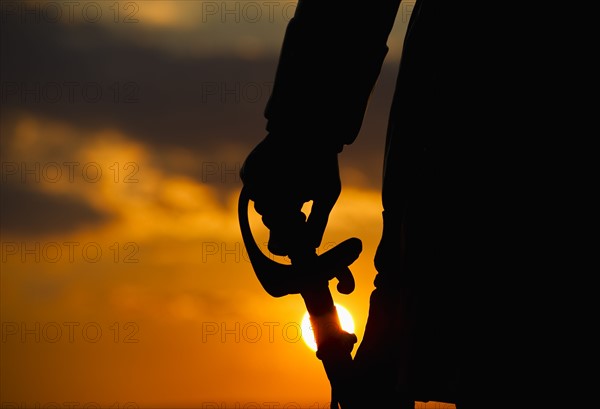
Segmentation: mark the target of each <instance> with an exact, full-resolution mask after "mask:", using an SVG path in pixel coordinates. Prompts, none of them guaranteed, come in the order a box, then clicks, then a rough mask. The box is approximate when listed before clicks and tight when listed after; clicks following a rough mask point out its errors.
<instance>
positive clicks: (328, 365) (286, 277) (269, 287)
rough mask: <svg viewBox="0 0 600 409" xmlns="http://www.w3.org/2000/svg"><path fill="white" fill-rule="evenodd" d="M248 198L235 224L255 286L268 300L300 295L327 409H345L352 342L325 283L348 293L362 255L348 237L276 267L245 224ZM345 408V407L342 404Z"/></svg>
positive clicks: (296, 252) (296, 253)
mask: <svg viewBox="0 0 600 409" xmlns="http://www.w3.org/2000/svg"><path fill="white" fill-rule="evenodd" d="M250 200H251V198H250V195H249V193H248V191H247V189H246V188H245V187H243V188H242V190H241V192H240V196H239V200H238V219H239V224H240V230H241V234H242V239H243V241H244V246H245V247H246V251H247V253H248V257H249V259H250V263H251V264H252V268H253V270H254V273H255V274H256V277H257V278H258V281H259V282H260V284H261V285H262V287H263V288H264V289H265V291H266V292H267V293H268V294H269V295H271V296H272V297H276V298H277V297H282V296H285V295H289V294H300V295H301V296H302V298H303V300H304V304H305V306H306V310H307V311H308V314H309V317H310V321H311V325H312V329H313V333H314V335H315V341H316V344H317V354H316V355H317V358H319V359H320V360H321V361H322V362H323V367H324V369H325V373H326V374H327V378H328V379H329V382H330V384H331V391H332V395H331V408H332V409H333V408H335V409H338V404H341V405H343V406H342V407H343V408H344V409H345V408H347V407H349V406H348V405H351V402H350V401H348V399H349V396H350V394H351V392H352V386H351V382H350V381H351V376H352V355H351V352H352V349H353V348H354V344H355V343H356V342H357V338H356V335H355V334H349V333H347V332H345V331H343V330H342V327H341V324H340V321H339V317H338V315H337V311H336V308H335V304H334V302H333V297H332V295H331V292H330V291H329V280H331V279H333V278H336V279H337V280H338V284H337V290H338V291H339V292H340V293H342V294H350V293H352V291H354V288H355V282H354V277H353V276H352V272H351V271H350V269H349V267H348V266H349V265H350V264H352V263H353V262H354V261H355V260H356V259H357V258H358V256H359V255H360V253H361V251H362V242H361V241H360V239H358V238H355V237H353V238H350V239H347V240H345V241H343V242H342V243H340V244H338V245H337V246H335V247H333V248H331V249H329V250H328V251H326V252H324V253H323V254H321V255H317V253H316V249H314V248H309V247H308V246H307V247H305V248H297V249H293V251H292V252H291V254H289V256H290V259H291V261H292V263H291V264H290V265H286V264H281V263H277V262H275V261H274V260H272V259H271V258H269V257H267V256H266V255H265V254H263V252H262V251H261V250H260V248H259V247H258V245H257V244H256V241H255V240H254V236H253V235H252V230H251V228H250V222H249V220H248V207H249V204H250ZM345 403H347V404H348V405H346V404H345Z"/></svg>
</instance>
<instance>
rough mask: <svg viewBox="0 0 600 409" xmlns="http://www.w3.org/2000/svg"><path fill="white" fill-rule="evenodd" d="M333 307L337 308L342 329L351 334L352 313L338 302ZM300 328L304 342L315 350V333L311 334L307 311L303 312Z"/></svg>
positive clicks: (352, 327) (352, 328)
mask: <svg viewBox="0 0 600 409" xmlns="http://www.w3.org/2000/svg"><path fill="white" fill-rule="evenodd" d="M335 308H336V309H337V312H338V317H340V324H341V325H342V329H343V330H344V331H346V332H349V333H351V334H353V333H354V320H353V319H352V315H351V314H350V312H349V311H348V310H347V309H346V308H344V307H342V306H341V305H339V304H335ZM301 328H302V339H304V342H305V343H306V345H307V346H308V347H309V348H310V349H312V350H313V351H316V350H317V343H316V342H315V335H314V334H313V330H312V326H311V325H310V318H309V316H308V312H306V313H304V317H303V318H302V324H301Z"/></svg>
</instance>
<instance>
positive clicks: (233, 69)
mask: <svg viewBox="0 0 600 409" xmlns="http://www.w3.org/2000/svg"><path fill="white" fill-rule="evenodd" d="M67 3H68V2H44V1H33V2H28V3H27V4H26V5H24V2H19V1H16V2H6V3H4V2H3V3H2V7H3V8H2V13H3V14H2V16H3V18H4V19H5V20H3V25H2V54H3V55H2V56H1V57H2V58H0V59H1V60H2V61H3V62H2V118H1V119H2V120H1V125H0V130H1V132H2V138H1V144H0V147H1V149H2V150H1V159H2V180H1V185H0V186H1V189H2V192H1V193H2V207H1V223H2V230H1V242H2V253H1V257H2V260H1V264H0V267H1V275H0V284H1V293H0V295H1V300H0V307H1V310H0V316H1V321H2V341H1V343H0V347H1V353H0V359H1V370H0V371H1V372H0V375H1V379H0V392H1V393H0V400H1V402H2V405H4V406H6V407H15V406H10V405H16V404H19V405H22V406H18V407H35V405H36V404H37V405H38V406H40V407H45V406H44V405H50V406H46V407H69V406H68V405H71V406H73V407H76V406H74V405H75V403H77V404H79V405H80V406H81V407H84V405H85V404H87V405H88V406H87V407H119V408H134V407H139V408H158V407H165V408H167V407H169V408H184V407H196V408H197V407H207V408H209V407H210V408H212V407H215V408H216V407H218V408H222V407H236V406H235V405H238V406H237V407H261V408H262V407H315V408H317V407H318V408H321V407H327V402H328V400H329V393H330V390H329V385H328V382H327V378H326V376H325V373H324V371H323V368H322V366H321V362H320V361H319V360H318V359H317V358H316V357H315V355H314V352H313V351H312V350H310V349H309V348H307V346H306V345H305V344H304V342H303V341H302V339H301V334H299V333H298V330H299V328H300V322H301V319H302V316H303V314H304V312H305V310H304V305H303V302H302V300H301V298H300V297H299V296H288V297H284V298H279V299H274V298H271V297H270V296H268V295H267V294H266V293H265V292H264V290H263V289H262V288H261V287H260V285H259V283H258V281H257V280H256V277H255V276H254V273H253V271H252V268H251V265H250V263H249V262H248V260H247V256H246V254H245V252H244V248H243V244H242V242H241V237H240V234H239V228H238V224H237V216H236V212H237V209H236V206H237V197H238V194H239V189H240V188H241V183H240V181H239V177H238V176H237V171H239V166H240V165H241V163H242V161H243V159H244V158H245V155H246V154H247V153H248V152H249V149H251V147H252V146H253V145H254V144H255V143H257V142H258V141H259V140H260V139H261V138H262V137H263V133H264V131H263V127H264V120H263V118H262V110H263V109H264V104H265V103H266V98H267V97H268V91H269V89H270V88H269V86H270V85H271V82H272V79H273V78H272V75H273V72H274V68H275V65H276V57H277V53H278V50H279V47H280V42H281V40H282V35H283V30H284V29H285V23H286V22H287V21H288V20H289V16H291V14H286V13H293V7H294V6H295V2H292V1H283V2H233V1H231V2H209V1H195V0H190V1H131V2H128V1H121V2H118V3H115V2H112V1H111V2H105V1H97V2H79V3H78V4H79V6H78V7H80V9H73V10H71V9H69V8H68V7H71V6H69V5H67ZM225 3H227V4H228V6H227V7H230V8H226V9H223V4H225ZM250 3H252V4H250ZM23 7H29V8H28V9H27V10H30V11H29V12H28V13H25V12H24V11H23V10H24V9H23ZM31 10H33V11H31ZM257 10H258V14H257ZM408 12H409V9H408V8H407V9H404V11H403V12H401V13H400V15H399V20H398V24H397V29H395V33H396V31H397V33H396V34H394V36H393V38H392V39H391V40H390V47H391V52H390V55H389V58H388V65H389V66H390V68H389V69H386V71H384V73H383V74H382V79H381V81H380V84H379V85H378V86H379V88H378V91H377V92H376V93H375V94H374V97H373V98H374V101H373V102H372V103H371V105H370V111H369V112H368V114H367V117H366V118H365V126H364V129H363V131H362V135H361V136H359V139H358V140H357V142H356V143H355V146H351V147H348V149H347V151H346V152H344V154H343V155H342V157H341V158H340V160H341V172H342V181H343V183H344V188H343V191H342V194H341V197H340V199H339V201H338V204H337V206H336V208H335V209H334V211H333V212H332V215H331V221H330V225H329V227H328V230H327V232H326V234H325V237H324V240H323V248H327V247H331V246H332V245H334V244H336V243H339V242H341V241H342V240H345V239H347V238H349V237H359V238H360V239H362V241H363V246H364V249H363V253H362V254H361V257H360V258H359V260H357V261H356V262H355V263H354V264H353V265H352V266H351V269H352V271H353V272H354V274H355V277H356V280H357V289H356V291H355V292H354V293H353V294H351V295H341V294H338V293H337V291H336V290H335V281H334V282H332V283H331V288H332V292H333V293H334V298H335V301H336V302H338V303H340V304H341V305H343V306H344V307H346V308H347V309H348V310H349V311H350V312H351V313H352V315H353V317H354V320H355V325H356V334H357V336H358V338H359V342H360V339H361V337H362V331H363V327H364V324H365V320H366V313H367V308H368V297H369V294H370V291H371V290H372V289H373V285H372V281H373V278H374V276H375V270H374V268H373V263H372V260H373V256H374V252H375V247H376V245H377V240H378V238H379V235H380V231H381V220H380V212H381V204H380V196H379V184H380V170H381V167H382V162H381V160H382V154H383V152H382V149H383V141H384V137H385V135H384V130H385V118H386V115H387V109H388V105H387V102H389V98H390V95H391V86H390V84H393V82H391V81H390V79H391V78H393V72H394V69H395V68H394V67H395V65H394V64H395V62H397V57H398V55H399V53H398V46H399V45H400V44H401V39H402V36H401V33H402V28H404V27H405V26H404V24H403V23H405V20H406V13H408ZM382 87H384V88H382ZM231 90H233V91H231ZM365 158H366V159H365ZM251 221H252V224H253V226H254V228H255V234H256V236H257V241H258V242H259V243H263V247H265V246H264V243H266V240H267V231H266V230H265V229H264V227H262V226H261V225H260V220H259V218H258V216H257V215H256V214H254V213H251ZM280 261H285V260H280ZM52 404H56V405H62V406H52ZM111 405H112V406H111ZM277 405H279V406H277ZM431 405H432V404H429V405H428V406H425V405H423V407H434V406H431ZM438 407H450V405H447V406H439V405H438Z"/></svg>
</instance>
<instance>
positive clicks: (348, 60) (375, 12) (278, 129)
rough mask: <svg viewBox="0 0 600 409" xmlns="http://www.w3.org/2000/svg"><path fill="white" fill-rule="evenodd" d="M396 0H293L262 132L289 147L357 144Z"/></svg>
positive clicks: (328, 147)
mask: <svg viewBox="0 0 600 409" xmlns="http://www.w3.org/2000/svg"><path fill="white" fill-rule="evenodd" d="M399 5H400V0H374V1H364V0H363V1H360V2H353V1H343V2H342V1H331V0H299V1H298V3H297V8H296V11H295V13H294V16H293V17H292V19H290V21H289V22H288V24H287V27H286V31H285V36H284V39H283V44H282V47H281V51H280V55H279V61H278V65H277V71H276V74H275V79H274V84H273V90H272V93H271V95H270V98H269V101H268V102H267V106H266V109H265V118H266V119H267V125H266V129H267V131H268V132H269V134H270V136H271V137H275V138H278V139H281V142H284V144H285V145H286V146H289V147H290V148H292V149H293V148H302V147H307V148H308V149H310V150H313V151H314V150H335V151H337V152H341V151H342V149H343V147H344V145H349V144H351V143H353V142H354V140H355V139H356V137H357V135H358V133H359V131H360V128H361V125H362V121H363V117H364V114H365V111H366V108H367V104H368V100H369V97H370V95H371V92H372V90H373V88H374V86H375V83H376V81H377V78H378V76H379V73H380V71H381V67H382V65H383V62H384V59H385V56H386V54H387V52H388V46H387V39H388V36H389V34H390V32H391V30H392V28H393V25H394V20H395V18H396V14H397V11H398V8H399Z"/></svg>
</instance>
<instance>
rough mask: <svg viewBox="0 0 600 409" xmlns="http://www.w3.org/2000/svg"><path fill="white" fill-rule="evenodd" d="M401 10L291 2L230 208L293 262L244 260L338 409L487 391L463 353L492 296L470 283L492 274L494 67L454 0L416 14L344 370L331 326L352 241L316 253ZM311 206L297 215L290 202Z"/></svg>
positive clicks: (464, 399)
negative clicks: (362, 311)
mask: <svg viewBox="0 0 600 409" xmlns="http://www.w3.org/2000/svg"><path fill="white" fill-rule="evenodd" d="M399 5H400V1H399V0H387V1H375V2H371V3H368V2H361V3H360V5H359V3H356V4H355V3H352V2H332V1H324V0H323V1H315V0H300V1H299V2H298V6H297V10H296V13H295V15H294V18H293V19H292V20H291V21H290V22H289V24H288V27H287V30H286V33H285V38H284V41H283V46H282V49H281V54H280V60H279V65H278V69H277V73H276V77H275V83H274V87H273V92H272V95H271V98H270V100H269V102H268V105H267V107H266V110H265V117H266V118H267V136H266V137H265V138H264V139H263V140H262V141H261V142H260V143H259V144H258V145H257V146H256V147H255V148H254V149H253V150H252V152H251V153H250V154H249V156H248V157H247V158H246V161H245V163H244V166H243V168H242V171H241V177H242V180H243V184H244V188H243V192H244V193H243V195H242V196H244V200H242V201H241V202H240V206H241V207H244V206H245V205H247V200H252V201H253V202H254V206H255V209H256V211H257V212H258V213H259V214H260V215H262V220H263V222H264V225H265V226H266V227H267V228H268V229H269V231H270V237H269V244H268V248H269V250H270V251H271V252H272V253H274V254H276V255H289V256H290V258H291V260H292V265H293V266H295V267H294V268H295V270H294V268H287V269H286V268H283V267H281V266H280V267H281V269H280V270H281V271H279V270H278V268H279V267H274V266H273V265H272V264H270V263H269V261H264V260H263V261H264V263H263V261H260V260H259V258H260V256H257V255H256V254H255V255H254V257H255V258H254V261H255V271H256V273H257V275H258V277H259V279H260V280H261V283H263V286H265V289H267V291H269V293H270V294H271V295H274V296H282V295H286V294H290V293H299V294H301V295H302V296H303V297H304V300H305V302H306V305H307V308H308V310H309V313H310V315H311V320H312V322H313V327H314V328H315V332H316V335H317V344H318V347H319V352H318V356H319V358H320V359H323V360H324V364H325V369H326V370H327V373H328V376H329V379H330V380H331V381H332V397H333V399H332V400H333V401H334V404H335V405H336V407H337V403H339V404H340V405H341V407H342V408H343V409H347V408H361V409H363V408H368V407H386V408H392V407H394V408H402V409H404V408H412V407H413V406H414V402H415V401H430V400H431V401H441V402H449V403H455V404H456V405H457V408H458V409H466V408H471V407H473V405H472V402H471V400H473V399H474V389H475V388H476V387H477V385H478V382H485V381H482V380H481V379H479V378H480V377H481V376H483V374H482V373H481V372H478V370H479V368H478V367H476V366H475V364H476V363H478V361H479V360H486V359H487V358H485V357H477V358H475V357H474V355H475V354H474V352H473V351H474V349H473V346H474V345H475V344H477V343H478V339H480V338H483V337H484V336H483V335H482V334H480V333H479V332H478V331H479V328H478V327H477V325H474V323H476V322H479V320H480V318H476V317H475V316H474V314H484V315H485V314H486V313H487V312H486V311H487V310H486V309H485V308H486V307H485V303H482V300H485V298H486V296H488V295H489V294H491V293H490V292H489V291H488V288H486V287H478V283H480V282H481V280H480V279H479V278H480V277H481V275H482V274H488V273H490V271H491V270H488V269H487V267H486V269H484V265H483V264H481V262H482V260H484V259H485V258H486V257H487V256H488V255H490V252H489V251H488V248H487V247H486V246H487V245H488V244H490V245H492V243H494V237H493V236H494V234H495V233H494V228H493V226H494V224H495V223H496V220H495V219H493V217H491V216H493V215H492V214H490V212H494V211H496V210H498V208H499V207H500V206H501V205H500V204H499V203H498V202H497V201H496V199H495V198H491V196H489V193H490V191H489V190H488V188H489V186H490V185H492V184H493V183H494V180H493V175H494V174H495V173H494V172H492V171H490V170H491V169H495V165H496V163H495V162H494V161H493V160H492V155H487V154H486V153H487V152H488V148H489V147H490V146H493V143H494V142H493V141H494V137H495V136H496V135H498V133H499V132H501V131H500V130H501V129H503V125H502V123H501V122H500V121H498V118H501V117H502V113H500V112H497V111H496V108H497V107H498V106H499V105H500V103H497V102H494V98H495V96H494V95H495V94H494V92H493V91H494V89H495V86H494V85H491V84H490V82H493V81H489V80H490V78H488V75H490V74H491V73H492V72H496V71H495V70H496V69H497V68H495V67H493V61H490V59H489V55H490V54H489V53H487V52H486V48H485V47H480V46H479V41H481V42H482V43H483V44H486V46H488V47H491V44H490V43H489V42H486V40H487V37H486V34H485V31H474V29H475V27H476V24H479V25H480V26H485V24H486V22H485V16H482V15H479V16H477V17H476V18H474V19H471V17H470V16H472V10H471V12H467V11H465V10H464V8H465V6H462V5H461V4H460V3H457V2H449V1H436V0H417V1H416V3H415V5H414V9H413V11H412V14H411V18H410V21H409V24H408V29H407V32H406V37H405V42H404V47H403V53H402V58H401V63H400V68H399V74H398V77H397V83H396V90H395V94H394V100H393V104H392V106H391V110H390V116H389V124H388V133H387V139H386V146H385V160H384V164H383V166H384V169H383V170H384V174H383V186H382V202H383V209H384V211H383V233H382V237H381V240H380V243H379V246H378V249H377V253H376V256H375V260H374V262H375V267H376V270H377V275H376V278H375V282H374V284H375V287H376V288H375V290H374V291H373V292H372V295H371V298H370V309H369V316H368V321H367V325H366V328H365V334H364V339H363V340H362V342H361V343H360V345H359V347H358V349H357V351H356V355H355V358H354V360H352V359H351V358H350V359H349V356H350V352H351V351H352V349H353V345H354V343H355V342H356V338H355V337H353V335H352V334H347V333H345V332H343V331H341V330H340V329H339V325H338V324H337V322H336V318H335V308H334V307H333V300H332V297H331V294H330V293H329V289H328V280H329V279H331V278H333V277H338V279H340V287H341V288H340V290H341V291H342V292H350V291H352V290H353V286H354V282H353V280H352V276H351V273H350V271H349V270H348V269H347V266H348V265H350V264H351V263H352V262H353V261H354V260H355V259H356V258H357V257H358V254H359V253H360V241H357V239H350V240H349V241H348V242H346V243H344V244H343V245H340V246H339V248H338V249H334V250H331V252H330V254H329V255H325V254H324V255H321V256H319V257H317V256H316V254H315V249H316V248H317V247H318V246H319V244H320V242H321V238H322V236H323V233H324V231H325V228H326V225H327V221H328V217H329V213H330V211H331V209H332V208H333V206H334V205H335V203H336V201H337V199H338V197H339V195H340V192H341V186H342V184H341V180H340V174H339V168H338V156H339V155H340V154H342V152H343V148H344V146H345V145H349V144H352V143H353V141H354V140H355V138H356V137H357V135H358V133H359V130H360V128H361V125H362V120H363V116H364V113H365V111H366V108H367V104H368V101H369V97H370V94H371V92H372V90H373V88H374V86H375V83H376V81H377V78H378V76H379V74H380V69H381V67H382V64H383V62H384V59H385V57H386V54H387V52H388V47H387V45H386V44H387V40H388V36H389V34H390V32H391V30H392V27H393V24H394V20H395V18H396V15H397V12H398V9H399ZM475 20H477V23H475ZM497 86H498V87H500V85H497ZM310 200H312V201H313V206H312V211H311V214H310V215H309V217H308V219H306V218H305V216H304V214H303V213H302V212H301V208H302V205H303V204H304V203H305V202H308V201H310ZM243 210H244V211H245V209H243ZM244 211H241V213H240V214H241V216H240V217H241V219H243V218H244V217H247V215H246V216H244V215H243V214H242V213H243V212H244ZM498 220H500V219H498ZM246 222H247V220H246ZM243 224H245V225H246V227H247V223H245V222H244V223H243ZM245 238H246V239H247V238H248V231H247V230H246V231H245ZM246 244H247V246H248V245H250V246H251V245H252V243H251V242H250V241H248V240H246ZM254 250H256V249H254ZM254 253H256V251H254ZM319 259H321V260H320V261H319ZM261 263H263V264H261ZM324 266H325V267H324ZM267 270H269V272H267ZM276 270H277V271H276ZM486 292H487V294H486ZM477 317H479V315H477ZM481 365H483V364H481ZM486 365H487V363H486ZM340 368H341V369H340Z"/></svg>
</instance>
